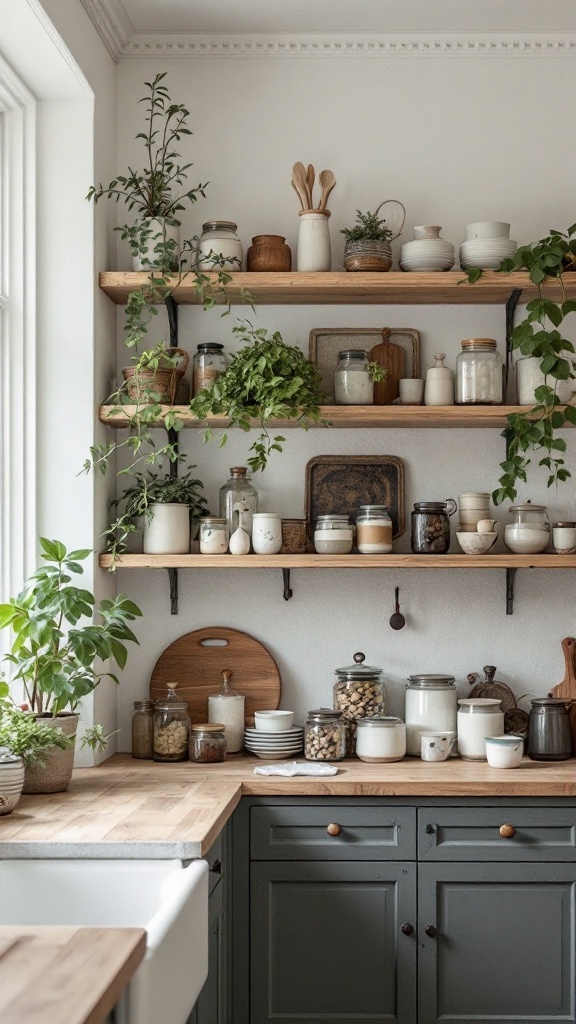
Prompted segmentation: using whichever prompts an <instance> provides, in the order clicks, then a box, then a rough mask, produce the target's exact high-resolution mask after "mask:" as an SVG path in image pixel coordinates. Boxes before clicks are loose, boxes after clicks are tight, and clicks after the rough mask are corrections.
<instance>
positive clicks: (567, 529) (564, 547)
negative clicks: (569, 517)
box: [552, 522, 576, 555]
mask: <svg viewBox="0 0 576 1024" xmlns="http://www.w3.org/2000/svg"><path fill="white" fill-rule="evenodd" d="M552 544H553V547H554V551H555V552H556V554H557V555H573V554H575V553H576V523H574V522H563V523H554V526H553V527H552Z"/></svg>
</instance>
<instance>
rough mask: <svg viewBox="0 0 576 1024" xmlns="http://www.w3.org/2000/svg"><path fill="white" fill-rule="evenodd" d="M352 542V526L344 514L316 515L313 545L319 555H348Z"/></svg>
mask: <svg viewBox="0 0 576 1024" xmlns="http://www.w3.org/2000/svg"><path fill="white" fill-rule="evenodd" d="M353 544H354V528H353V526H352V525H351V523H350V521H349V519H348V516H346V515H325V516H318V518H317V520H316V529H315V530H314V547H315V549H316V551H317V552H318V554H319V555H348V554H349V553H350V552H351V551H352V545H353Z"/></svg>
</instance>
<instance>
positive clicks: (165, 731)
mask: <svg viewBox="0 0 576 1024" xmlns="http://www.w3.org/2000/svg"><path fill="white" fill-rule="evenodd" d="M177 687H178V683H169V684H168V692H167V694H166V696H165V697H160V698H159V700H157V701H156V711H155V714H154V760H155V761H187V760H188V740H189V736H190V717H189V715H188V705H187V703H186V701H185V700H181V699H180V697H179V696H178V695H177V693H176V689H177Z"/></svg>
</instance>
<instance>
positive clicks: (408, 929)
mask: <svg viewBox="0 0 576 1024" xmlns="http://www.w3.org/2000/svg"><path fill="white" fill-rule="evenodd" d="M401 931H403V932H404V935H413V934H414V925H413V924H410V921H405V922H404V924H403V925H401Z"/></svg>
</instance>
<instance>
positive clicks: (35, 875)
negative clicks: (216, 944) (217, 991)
mask: <svg viewBox="0 0 576 1024" xmlns="http://www.w3.org/2000/svg"><path fill="white" fill-rule="evenodd" d="M0 924H2V925H96V926H98V925H103V926H108V925H109V926H114V925H116V926H129V927H130V926H132V927H140V928H145V929H146V932H147V938H146V947H147V948H146V955H145V958H144V960H143V961H142V963H141V964H140V966H139V967H138V970H137V971H136V973H135V974H134V977H133V978H132V981H131V982H130V985H129V987H128V992H127V995H126V998H125V1000H124V1001H123V1012H124V1019H123V1020H121V1024H124V1022H125V1024H158V1022H162V1024H185V1022H186V1020H187V1019H188V1015H189V1013H190V1011H191V1009H192V1007H193V1005H194V1003H195V1002H196V999H197V997H198V995H199V993H200V989H201V988H202V986H203V984H204V981H205V980H206V977H207V974H208V865H207V863H206V861H203V860H196V861H192V863H191V864H190V865H189V867H183V866H182V863H181V862H180V861H179V860H43V859H38V860H0ZM78 981H79V984H81V983H82V979H81V978H79V979H78Z"/></svg>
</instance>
